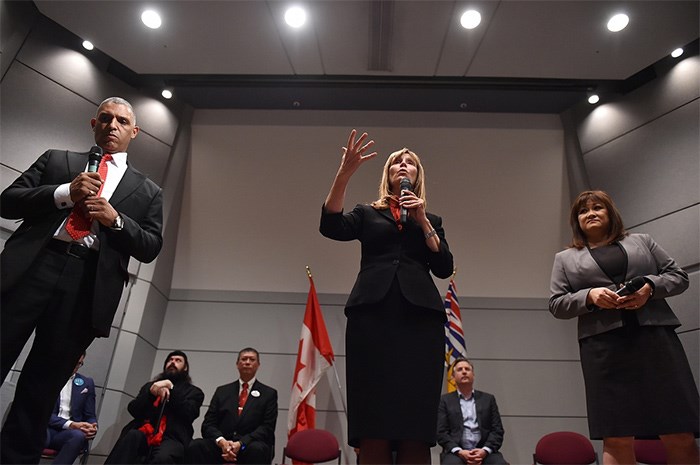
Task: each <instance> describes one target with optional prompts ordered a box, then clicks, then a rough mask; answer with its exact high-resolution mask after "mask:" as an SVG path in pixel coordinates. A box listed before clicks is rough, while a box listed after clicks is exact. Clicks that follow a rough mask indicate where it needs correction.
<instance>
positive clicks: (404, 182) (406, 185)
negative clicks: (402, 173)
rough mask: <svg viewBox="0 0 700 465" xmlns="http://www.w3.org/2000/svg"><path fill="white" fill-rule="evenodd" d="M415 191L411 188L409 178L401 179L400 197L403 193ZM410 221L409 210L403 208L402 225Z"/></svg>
mask: <svg viewBox="0 0 700 465" xmlns="http://www.w3.org/2000/svg"><path fill="white" fill-rule="evenodd" d="M411 189H413V187H412V186H411V180H410V179H408V178H401V186H400V187H399V197H400V196H401V193H403V191H410V190H411ZM406 221H408V210H406V208H405V207H401V224H406Z"/></svg>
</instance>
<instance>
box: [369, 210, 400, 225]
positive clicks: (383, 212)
mask: <svg viewBox="0 0 700 465" xmlns="http://www.w3.org/2000/svg"><path fill="white" fill-rule="evenodd" d="M370 208H371V209H372V210H375V211H377V212H379V213H380V214H381V215H382V216H383V217H384V218H386V219H387V220H389V221H391V222H392V223H396V220H395V219H394V215H392V213H391V208H386V209H384V210H377V209H375V208H374V207H370Z"/></svg>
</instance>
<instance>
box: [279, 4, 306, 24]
mask: <svg viewBox="0 0 700 465" xmlns="http://www.w3.org/2000/svg"><path fill="white" fill-rule="evenodd" d="M284 21H285V22H286V23H287V24H288V25H289V26H290V27H294V28H298V27H302V26H303V25H304V23H306V11H304V9H303V8H301V7H299V6H293V7H290V8H288V9H287V11H286V12H285V13H284Z"/></svg>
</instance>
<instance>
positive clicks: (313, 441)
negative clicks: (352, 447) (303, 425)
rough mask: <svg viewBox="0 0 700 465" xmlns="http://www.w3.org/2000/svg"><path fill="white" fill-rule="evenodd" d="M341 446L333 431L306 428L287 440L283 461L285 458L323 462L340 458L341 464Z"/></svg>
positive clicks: (307, 461)
mask: <svg viewBox="0 0 700 465" xmlns="http://www.w3.org/2000/svg"><path fill="white" fill-rule="evenodd" d="M340 455H341V454H340V447H339V446H338V440H337V439H336V438H335V436H333V434H332V433H330V432H329V431H326V430H323V429H305V430H302V431H297V432H296V433H294V434H293V435H292V437H291V438H289V441H287V446H286V447H285V448H284V449H283V451H282V463H283V464H284V463H285V458H287V457H289V458H290V459H292V460H298V461H299V462H306V463H323V462H328V461H331V460H335V459H338V465H340Z"/></svg>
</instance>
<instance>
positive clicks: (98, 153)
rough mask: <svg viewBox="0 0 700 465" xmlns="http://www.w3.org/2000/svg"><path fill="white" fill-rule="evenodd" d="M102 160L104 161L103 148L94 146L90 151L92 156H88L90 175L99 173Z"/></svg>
mask: <svg viewBox="0 0 700 465" xmlns="http://www.w3.org/2000/svg"><path fill="white" fill-rule="evenodd" d="M100 160H102V147H100V146H99V145H93V146H92V148H91V149H90V154H89V155H88V168H87V172H88V173H97V168H98V167H99V166H100Z"/></svg>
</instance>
